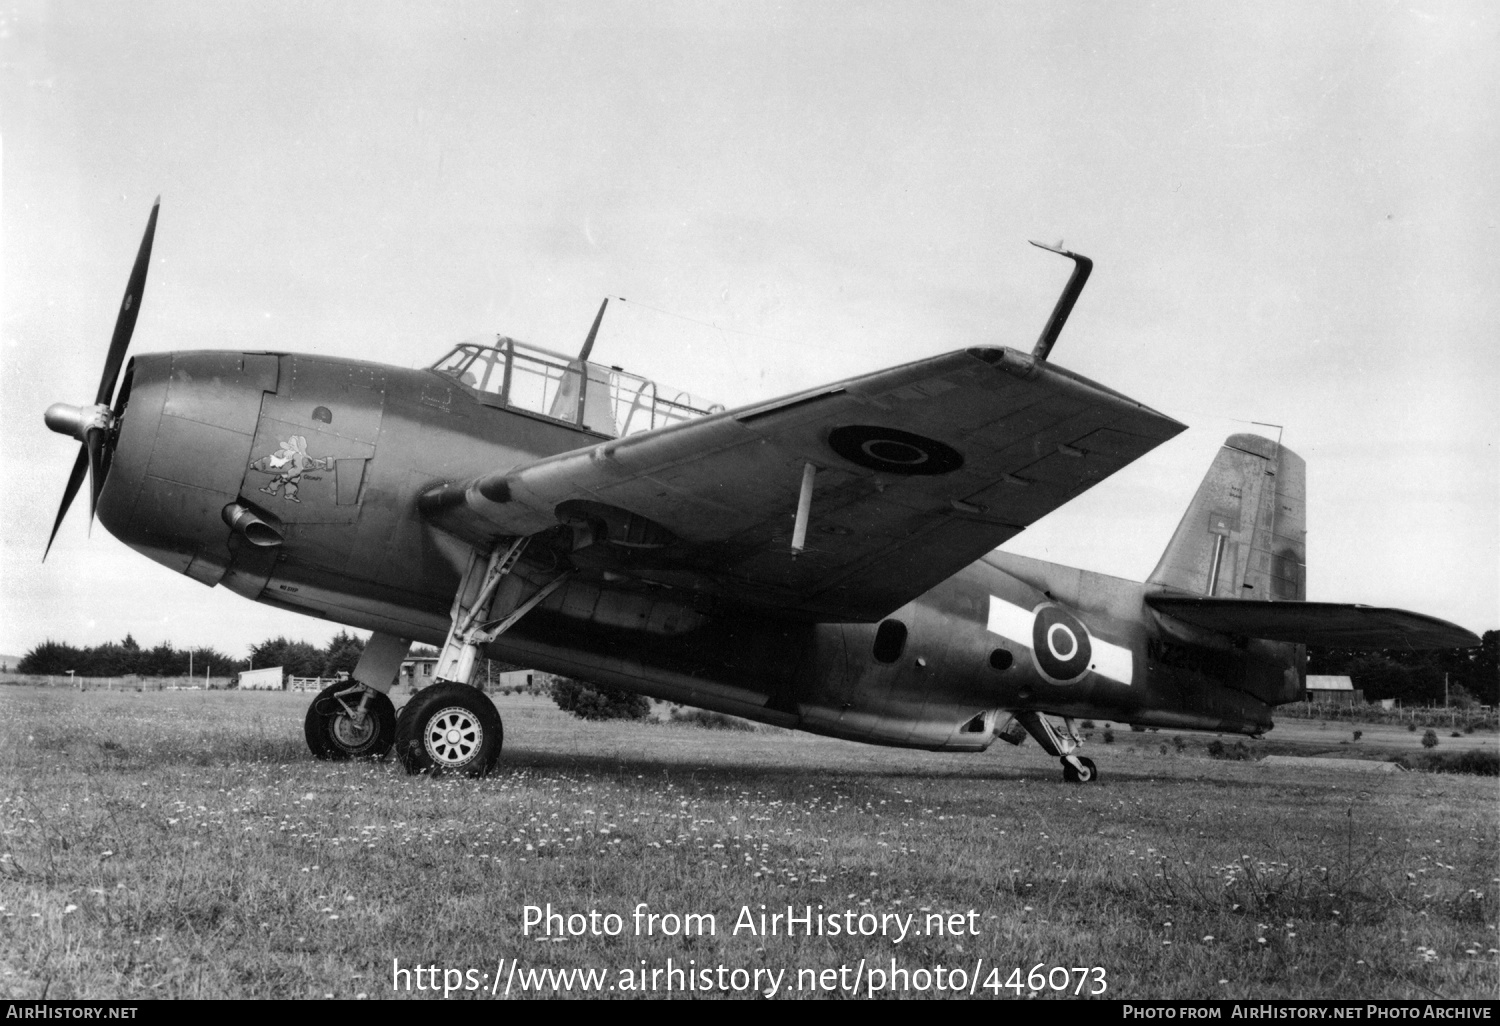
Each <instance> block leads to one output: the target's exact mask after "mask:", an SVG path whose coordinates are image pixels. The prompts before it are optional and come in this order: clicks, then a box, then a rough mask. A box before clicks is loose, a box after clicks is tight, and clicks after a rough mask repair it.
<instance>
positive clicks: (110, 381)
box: [42, 196, 161, 560]
mask: <svg viewBox="0 0 1500 1026" xmlns="http://www.w3.org/2000/svg"><path fill="white" fill-rule="evenodd" d="M160 209H161V197H160V196H158V197H156V202H155V203H154V204H153V205H152V207H151V219H150V220H148V221H147V222H146V234H145V236H144V237H143V238H142V239H141V248H140V251H139V252H138V253H136V256H135V267H134V268H132V269H131V271H130V281H129V282H128V283H126V285H125V298H124V299H123V300H121V301H120V314H119V316H118V317H116V318H115V332H114V335H113V337H111V338H110V340H109V352H108V354H107V355H106V356H105V358H104V374H103V375H102V376H101V377H100V378H99V390H98V392H97V393H95V395H94V403H93V405H92V406H70V405H68V404H67V403H53V404H52V405H51V406H49V407H48V408H47V413H46V421H47V426H48V427H49V428H51V429H52V430H53V431H56V432H57V433H58V434H62V435H68V436H70V437H72V438H76V439H78V441H80V442H82V443H83V444H82V446H81V447H80V448H79V450H78V458H77V459H76V460H74V461H73V472H72V473H71V474H69V475H68V486H67V487H66V488H65V489H63V499H62V505H61V506H59V507H58V509H57V519H56V520H55V521H53V523H52V534H51V535H50V536H49V537H48V538H47V548H46V551H44V552H43V553H42V559H43V560H45V559H46V558H47V553H48V552H51V551H52V542H53V541H54V540H55V539H56V538H57V529H58V528H59V527H61V526H62V522H63V517H65V516H67V515H68V507H69V506H71V505H72V504H73V498H74V497H75V496H76V495H77V494H78V488H79V486H80V485H82V484H83V477H84V474H85V473H87V474H88V478H89V523H90V524H91V525H92V524H93V522H94V511H95V510H96V509H97V508H98V505H99V491H100V489H102V488H103V487H104V471H105V468H106V458H107V453H106V451H105V446H106V445H107V444H112V442H111V438H110V435H111V432H112V431H113V429H114V426H115V415H114V413H113V412H111V407H112V406H113V404H114V397H115V384H116V382H118V381H119V378H120V368H121V367H123V366H124V364H125V350H127V349H129V348H130V336H131V335H132V334H134V332H135V319H136V317H137V315H138V314H139V313H140V309H141V296H142V294H143V293H144V292H145V291H146V268H147V266H148V265H149V264H150V263H151V240H152V238H153V237H154V236H155V235H156V214H157V211H159V210H160Z"/></svg>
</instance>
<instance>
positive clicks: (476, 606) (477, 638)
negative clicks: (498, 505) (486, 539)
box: [396, 538, 567, 777]
mask: <svg viewBox="0 0 1500 1026" xmlns="http://www.w3.org/2000/svg"><path fill="white" fill-rule="evenodd" d="M527 540H528V539H526V538H516V539H514V540H513V541H510V542H508V543H506V542H502V543H501V544H499V545H497V546H495V548H494V550H493V551H491V552H490V553H489V554H488V555H487V556H486V555H484V554H482V553H480V552H478V551H476V552H474V553H473V555H472V556H471V557H470V559H469V566H468V569H467V570H465V572H464V576H463V580H462V581H461V582H460V583H459V588H458V595H457V596H456V597H455V598H454V600H453V612H452V617H453V625H452V627H450V628H449V630H448V639H447V640H446V641H445V642H443V650H442V652H440V653H439V654H438V662H437V671H436V674H435V676H436V678H437V680H436V683H434V684H433V685H432V686H431V687H428V688H423V689H422V690H421V691H420V692H418V693H417V694H416V695H414V696H412V699H411V701H409V702H407V703H406V705H405V706H404V707H402V709H401V715H400V716H399V717H398V718H397V720H396V754H397V755H398V756H399V757H400V759H401V763H402V765H403V766H405V767H406V771H407V772H408V773H443V772H448V773H463V774H465V775H466V776H471V777H482V776H484V775H485V774H486V773H488V772H489V771H490V770H491V769H492V768H493V767H494V765H495V762H496V760H497V759H499V758H500V746H501V743H502V742H503V740H504V727H503V725H502V724H501V722H500V713H499V711H498V710H496V709H495V703H493V702H491V701H490V699H489V697H488V696H487V695H485V694H484V693H483V692H482V691H480V690H479V689H478V688H475V687H472V686H470V683H469V682H470V680H472V679H473V676H474V669H475V667H476V665H477V664H478V662H479V654H480V652H481V651H482V649H483V646H484V645H486V644H488V643H489V642H491V641H493V640H494V639H495V638H497V637H499V636H500V635H501V634H503V633H504V632H505V631H507V630H509V629H510V628H511V626H512V625H514V624H515V622H516V621H517V620H519V619H521V617H523V616H525V615H526V614H527V613H528V612H530V611H531V610H532V609H533V608H534V607H535V606H536V605H537V603H539V602H541V601H542V600H543V599H544V598H546V597H547V596H548V595H550V594H552V592H553V591H555V590H556V589H557V587H558V586H559V585H561V584H562V583H563V581H564V580H565V579H566V577H567V575H566V574H560V575H558V576H557V577H555V578H553V579H552V580H551V581H549V582H547V583H546V584H545V585H543V586H542V587H541V588H539V589H537V591H535V592H534V593H533V594H532V595H531V596H530V597H529V598H527V599H526V600H525V601H524V602H520V603H518V604H517V605H516V606H515V608H514V609H513V610H511V611H510V612H509V613H508V614H507V615H505V616H503V617H502V618H500V619H498V620H489V621H486V620H485V619H484V618H485V617H486V616H487V615H488V614H489V612H490V605H491V603H492V602H493V600H494V598H495V592H496V589H497V588H498V587H499V586H500V582H501V581H502V580H504V578H505V576H506V575H507V574H509V573H510V572H511V571H512V570H513V569H514V568H515V565H516V563H518V562H519V561H520V559H521V553H522V552H523V551H524V550H525V548H526V542H527Z"/></svg>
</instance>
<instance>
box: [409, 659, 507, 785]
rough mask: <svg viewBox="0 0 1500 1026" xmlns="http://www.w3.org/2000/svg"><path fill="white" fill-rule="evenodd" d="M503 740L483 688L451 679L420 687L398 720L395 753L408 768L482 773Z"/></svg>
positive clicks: (497, 716)
mask: <svg viewBox="0 0 1500 1026" xmlns="http://www.w3.org/2000/svg"><path fill="white" fill-rule="evenodd" d="M504 740H505V731H504V728H503V727H502V726H501V723H500V713H499V712H497V711H496V709H495V704H494V703H493V702H491V701H490V700H489V698H487V697H486V696H485V695H484V693H483V692H481V691H479V689H477V688H471V687H469V686H468V685H465V684H454V683H453V682H451V681H444V682H442V683H439V684H434V685H432V687H429V688H423V689H422V690H421V691H419V692H417V693H416V694H415V695H413V696H412V699H411V701H409V702H407V703H406V705H405V707H404V708H402V710H401V715H400V717H399V718H398V719H397V721H396V755H397V756H398V757H399V758H400V759H401V764H402V765H403V766H405V767H406V771H407V772H408V773H432V774H438V773H462V774H464V775H465V776H470V777H482V776H484V775H485V774H486V773H488V772H489V771H490V769H491V768H493V767H494V765H495V761H496V760H497V759H499V758H500V746H501V744H502V743H503V742H504Z"/></svg>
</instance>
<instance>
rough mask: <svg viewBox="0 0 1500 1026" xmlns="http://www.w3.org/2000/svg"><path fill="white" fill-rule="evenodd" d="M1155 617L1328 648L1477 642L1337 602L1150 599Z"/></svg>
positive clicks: (1433, 622)
mask: <svg viewBox="0 0 1500 1026" xmlns="http://www.w3.org/2000/svg"><path fill="white" fill-rule="evenodd" d="M1146 604H1147V605H1149V606H1150V607H1151V608H1152V609H1155V610H1157V611H1158V612H1161V613H1165V614H1166V615H1168V616H1170V617H1172V618H1174V619H1177V620H1181V621H1183V622H1184V623H1189V624H1192V625H1193V626H1195V627H1202V628H1204V629H1205V630H1210V631H1217V632H1219V633H1221V634H1237V635H1240V636H1242V637H1247V638H1264V639H1265V640H1267V641H1288V642H1292V643H1295V644H1300V645H1319V646H1323V647H1327V648H1343V649H1359V650H1371V651H1373V650H1378V649H1386V648H1408V649H1428V648H1473V647H1474V646H1476V645H1478V644H1480V639H1479V638H1478V637H1477V636H1475V635H1474V634H1473V633H1472V632H1470V631H1467V630H1464V628H1462V627H1460V626H1458V625H1457V624H1453V623H1449V622H1448V621H1446V620H1439V619H1438V618H1437V617H1435V616H1426V615H1424V614H1422V613H1411V612H1407V611H1406V610H1404V609H1381V608H1379V607H1376V606H1361V605H1352V604H1346V603H1341V602H1256V601H1247V600H1244V599H1232V598H1199V597H1193V596H1179V595H1148V596H1147V597H1146Z"/></svg>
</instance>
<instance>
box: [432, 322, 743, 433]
mask: <svg viewBox="0 0 1500 1026" xmlns="http://www.w3.org/2000/svg"><path fill="white" fill-rule="evenodd" d="M432 369H433V370H435V371H437V372H438V373H439V374H443V375H446V376H447V377H450V378H452V379H454V380H455V381H457V382H458V383H459V384H460V385H462V386H464V388H466V389H468V390H469V391H470V392H471V393H473V394H474V395H475V396H476V397H478V399H479V400H480V401H481V402H483V403H487V404H488V405H492V406H504V407H507V408H509V409H514V410H524V411H526V412H527V413H535V414H540V415H541V416H543V417H550V418H552V419H554V420H560V421H564V422H566V423H568V424H575V425H578V426H579V427H584V428H587V429H589V430H590V431H597V432H598V433H600V434H602V435H609V436H610V437H613V438H620V437H623V436H625V435H633V434H635V433H636V432H639V431H650V430H652V429H653V428H659V427H666V426H667V425H669V424H678V423H681V422H683V421H687V420H693V419H694V418H696V417H703V416H707V415H708V414H710V413H718V412H720V411H721V410H723V409H724V407H723V406H722V405H719V404H717V403H710V402H708V401H707V400H704V399H699V398H698V397H696V396H693V395H689V394H688V393H687V392H684V391H682V390H680V389H676V388H671V387H669V386H667V385H660V384H657V383H656V382H654V381H648V380H646V379H645V378H642V377H638V376H636V375H634V374H628V373H626V372H625V371H622V370H621V369H620V368H618V367H606V366H603V365H601V364H597V363H587V362H584V361H580V360H576V359H571V358H569V357H567V356H564V355H562V354H561V353H554V352H552V351H551V350H548V349H543V348H541V347H540V346H533V345H528V344H526V343H525V342H517V341H516V340H515V339H513V338H507V337H505V336H504V335H494V336H489V335H486V336H484V337H483V338H482V339H473V340H470V341H468V342H463V343H460V344H459V345H458V346H456V347H455V348H454V349H453V351H452V352H450V353H448V355H446V356H444V357H443V358H442V359H441V360H439V361H438V362H437V363H435V364H433V366H432ZM585 369H586V370H585Z"/></svg>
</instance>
